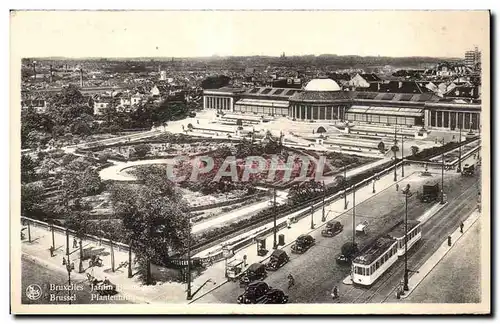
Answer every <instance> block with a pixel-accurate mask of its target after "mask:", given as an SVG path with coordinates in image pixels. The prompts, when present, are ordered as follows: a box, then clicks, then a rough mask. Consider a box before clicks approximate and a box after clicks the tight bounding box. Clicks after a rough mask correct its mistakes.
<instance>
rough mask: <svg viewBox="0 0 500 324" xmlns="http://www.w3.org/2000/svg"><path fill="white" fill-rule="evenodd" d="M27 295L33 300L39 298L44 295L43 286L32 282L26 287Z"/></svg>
mask: <svg viewBox="0 0 500 324" xmlns="http://www.w3.org/2000/svg"><path fill="white" fill-rule="evenodd" d="M26 297H28V299H31V300H37V299H39V298H40V297H42V287H40V286H39V285H37V284H31V285H29V286H28V287H27V288H26Z"/></svg>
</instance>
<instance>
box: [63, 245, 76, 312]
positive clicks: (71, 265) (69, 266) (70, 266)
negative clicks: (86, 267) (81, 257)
mask: <svg viewBox="0 0 500 324" xmlns="http://www.w3.org/2000/svg"><path fill="white" fill-rule="evenodd" d="M67 258H68V260H67V261H66V259H65V258H64V257H63V262H64V263H65V264H66V270H67V271H68V285H69V286H70V287H71V271H73V270H75V264H74V263H73V262H70V259H69V254H68V256H67ZM71 291H72V290H71V289H68V296H70V298H69V299H68V302H69V304H70V305H71Z"/></svg>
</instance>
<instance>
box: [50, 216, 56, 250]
mask: <svg viewBox="0 0 500 324" xmlns="http://www.w3.org/2000/svg"><path fill="white" fill-rule="evenodd" d="M50 231H51V232H52V250H54V251H55V250H56V239H55V237H54V221H53V220H52V222H51V223H50Z"/></svg>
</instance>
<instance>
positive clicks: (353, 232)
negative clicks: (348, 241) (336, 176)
mask: <svg viewBox="0 0 500 324" xmlns="http://www.w3.org/2000/svg"><path fill="white" fill-rule="evenodd" d="M352 246H353V247H355V246H356V185H354V186H352Z"/></svg>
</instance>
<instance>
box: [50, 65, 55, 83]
mask: <svg viewBox="0 0 500 324" xmlns="http://www.w3.org/2000/svg"><path fill="white" fill-rule="evenodd" d="M52 82H54V74H53V72H52V64H51V65H50V83H52Z"/></svg>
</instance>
